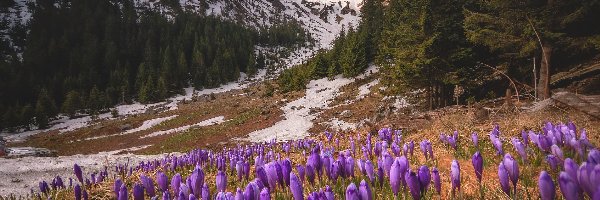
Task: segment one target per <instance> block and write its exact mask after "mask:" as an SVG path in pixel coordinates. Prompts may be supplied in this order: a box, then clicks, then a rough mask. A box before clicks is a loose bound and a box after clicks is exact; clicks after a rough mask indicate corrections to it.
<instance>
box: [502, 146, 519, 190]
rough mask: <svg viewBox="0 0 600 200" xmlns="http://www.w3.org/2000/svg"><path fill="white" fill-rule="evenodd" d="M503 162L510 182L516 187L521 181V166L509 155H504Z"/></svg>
mask: <svg viewBox="0 0 600 200" xmlns="http://www.w3.org/2000/svg"><path fill="white" fill-rule="evenodd" d="M502 162H503V163H504V167H505V168H506V171H507V172H508V175H509V176H510V181H511V182H512V183H513V185H514V186H515V187H516V185H517V181H519V165H518V163H517V161H516V160H515V159H514V158H513V157H512V156H510V154H508V153H507V154H505V155H504V160H502Z"/></svg>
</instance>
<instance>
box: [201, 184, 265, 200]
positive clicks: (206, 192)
mask: <svg viewBox="0 0 600 200" xmlns="http://www.w3.org/2000/svg"><path fill="white" fill-rule="evenodd" d="M257 194H258V193H257ZM256 199H258V198H256ZM202 200H210V189H208V184H206V182H204V186H202Z"/></svg>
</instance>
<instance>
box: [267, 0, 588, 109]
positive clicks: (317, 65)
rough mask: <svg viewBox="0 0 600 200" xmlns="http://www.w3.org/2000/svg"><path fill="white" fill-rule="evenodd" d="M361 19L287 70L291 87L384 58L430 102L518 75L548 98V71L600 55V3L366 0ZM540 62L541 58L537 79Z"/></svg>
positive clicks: (397, 86)
mask: <svg viewBox="0 0 600 200" xmlns="http://www.w3.org/2000/svg"><path fill="white" fill-rule="evenodd" d="M363 3H364V4H363V7H362V11H361V12H362V13H361V14H362V22H361V23H360V25H359V26H358V27H356V28H354V29H352V28H350V29H349V30H348V32H347V33H345V34H344V33H340V35H339V36H338V38H337V40H335V42H334V46H333V48H332V49H331V50H329V51H323V52H320V53H318V54H316V55H315V57H314V58H312V59H311V60H310V61H309V62H308V63H307V64H305V65H303V66H300V67H299V68H292V69H288V70H286V71H284V72H283V74H282V75H281V77H280V79H279V80H280V84H281V86H282V89H283V91H288V90H298V89H303V88H304V85H305V83H306V82H307V81H308V80H310V79H313V78H320V77H325V76H330V77H331V76H333V75H336V74H343V75H345V76H354V75H357V74H358V73H360V72H361V71H362V70H364V69H365V67H366V66H367V64H368V63H371V62H373V63H377V64H379V65H381V66H382V69H381V72H382V73H381V78H382V84H384V85H385V86H387V88H388V90H387V92H390V93H391V94H397V93H401V92H405V91H411V90H416V89H424V91H425V94H426V97H425V99H426V102H427V103H426V104H427V105H426V106H425V107H428V108H430V109H432V108H437V107H442V106H445V105H447V104H451V103H452V99H453V95H454V94H453V93H454V88H455V87H456V86H460V87H462V88H464V90H465V94H463V95H462V96H461V97H460V98H459V100H460V101H465V100H466V99H481V98H486V97H490V95H491V96H494V95H496V94H497V95H503V94H502V93H503V92H504V91H505V90H506V89H507V88H509V87H511V88H512V86H510V85H509V81H507V80H506V79H504V77H501V78H492V77H493V76H496V77H498V76H499V75H497V72H498V71H502V72H503V73H504V74H507V75H508V76H509V77H511V79H513V80H514V82H516V83H518V84H519V86H520V88H525V89H529V90H530V92H532V93H533V91H531V90H532V89H531V88H533V85H534V82H537V83H536V84H537V88H538V92H537V94H538V97H539V98H542V99H543V98H548V95H549V84H548V82H549V77H550V75H551V74H552V73H554V72H556V71H559V70H560V71H565V70H566V69H568V67H570V66H571V65H573V64H575V63H582V61H585V60H587V59H590V58H592V57H593V56H596V55H597V54H598V53H600V28H599V27H600V20H597V19H600V3H599V2H597V1H569V0H526V1H522V0H490V1H479V0H449V1H442V0H387V1H383V0H365V1H364V2H363ZM533 63H536V64H535V65H536V66H537V68H536V71H535V73H536V74H537V75H536V76H537V79H534V76H533V74H534V73H532V71H533V70H534V69H533V66H534V65H533Z"/></svg>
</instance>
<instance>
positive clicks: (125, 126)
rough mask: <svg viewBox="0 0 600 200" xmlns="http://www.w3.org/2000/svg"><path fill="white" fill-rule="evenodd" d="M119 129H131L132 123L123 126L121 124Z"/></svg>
mask: <svg viewBox="0 0 600 200" xmlns="http://www.w3.org/2000/svg"><path fill="white" fill-rule="evenodd" d="M119 129H121V131H126V130H129V129H131V124H123V125H121V126H119Z"/></svg>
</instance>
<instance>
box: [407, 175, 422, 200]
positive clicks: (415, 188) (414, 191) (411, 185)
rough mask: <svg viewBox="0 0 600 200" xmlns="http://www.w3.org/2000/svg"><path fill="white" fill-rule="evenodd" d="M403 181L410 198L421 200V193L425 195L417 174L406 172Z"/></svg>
mask: <svg viewBox="0 0 600 200" xmlns="http://www.w3.org/2000/svg"><path fill="white" fill-rule="evenodd" d="M404 179H405V180H406V185H407V186H408V189H409V190H410V194H411V196H412V198H413V199H421V191H423V193H425V191H424V190H421V188H422V186H421V182H420V180H419V177H417V174H416V173H415V172H413V171H412V170H410V169H409V170H408V172H406V174H405V176H404Z"/></svg>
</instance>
